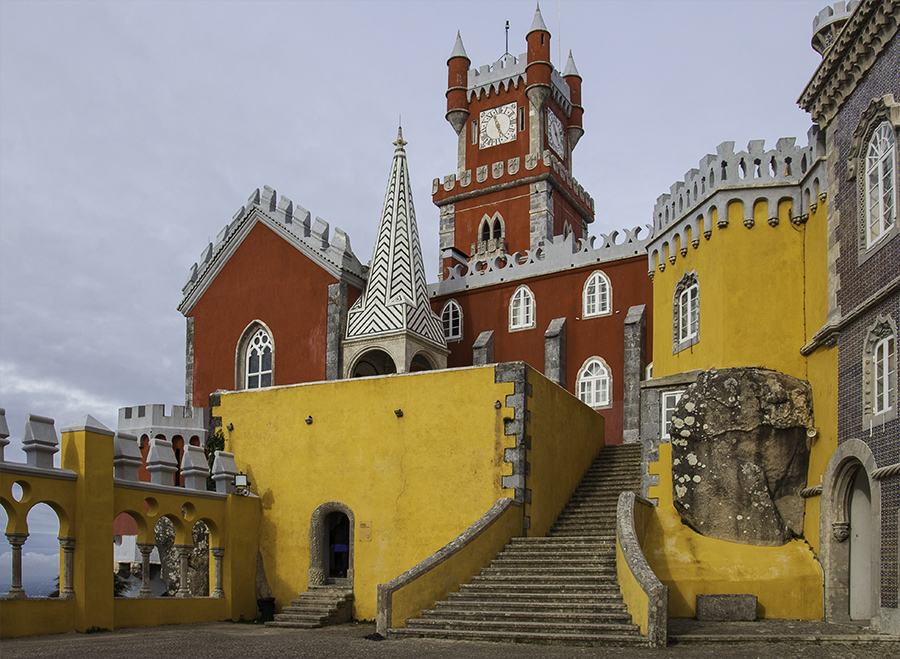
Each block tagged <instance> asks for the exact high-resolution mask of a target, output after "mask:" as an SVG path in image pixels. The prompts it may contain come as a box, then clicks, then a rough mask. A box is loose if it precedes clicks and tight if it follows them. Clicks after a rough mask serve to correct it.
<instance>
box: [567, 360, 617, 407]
mask: <svg viewBox="0 0 900 659" xmlns="http://www.w3.org/2000/svg"><path fill="white" fill-rule="evenodd" d="M575 387H576V389H577V391H578V398H580V399H581V402H583V403H584V404H586V405H590V406H591V407H593V408H594V409H599V408H603V407H610V399H611V396H610V390H611V389H612V376H611V375H610V370H609V366H608V365H607V364H606V362H605V361H604V360H603V359H601V358H600V357H591V358H589V359H588V360H587V361H586V362H585V363H584V365H583V366H582V367H581V370H580V371H578V380H577V382H576V383H575Z"/></svg>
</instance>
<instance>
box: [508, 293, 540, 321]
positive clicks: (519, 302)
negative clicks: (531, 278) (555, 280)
mask: <svg viewBox="0 0 900 659" xmlns="http://www.w3.org/2000/svg"><path fill="white" fill-rule="evenodd" d="M536 316H537V305H536V304H535V301H534V293H532V292H531V289H530V288H528V286H519V287H518V288H517V289H516V291H515V293H513V294H512V297H510V298H509V331H510V332H518V331H520V330H527V329H533V328H534V326H535V322H536V320H535V319H536Z"/></svg>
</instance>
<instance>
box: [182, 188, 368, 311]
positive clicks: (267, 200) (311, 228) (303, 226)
mask: <svg viewBox="0 0 900 659" xmlns="http://www.w3.org/2000/svg"><path fill="white" fill-rule="evenodd" d="M257 213H262V214H263V215H264V216H265V217H266V218H267V219H268V220H269V221H270V225H271V226H273V228H275V229H276V230H277V231H278V232H280V233H282V235H284V237H285V238H287V239H289V240H291V241H292V242H294V244H295V245H297V246H298V247H300V246H302V247H301V249H303V250H304V251H305V252H306V253H307V254H309V255H310V256H312V257H314V258H317V259H318V260H320V262H322V263H323V265H330V266H331V269H332V270H334V271H335V272H349V273H351V274H353V275H356V276H357V277H359V278H360V279H361V280H364V279H365V277H366V268H365V266H363V265H362V264H361V263H360V262H359V259H357V258H356V255H355V254H354V253H353V250H352V248H351V247H350V236H348V235H347V234H346V233H345V232H344V231H342V230H341V229H339V228H337V227H335V229H334V235H333V236H332V237H330V238H329V232H330V227H329V224H328V222H326V221H325V220H323V219H322V218H320V217H316V218H315V220H312V215H311V214H310V212H309V211H308V210H306V209H305V208H303V206H300V205H299V204H297V205H294V202H293V201H291V200H290V199H289V198H288V197H286V196H284V195H282V196H281V198H280V199H279V197H278V193H277V192H276V191H275V190H274V189H272V188H270V187H269V186H267V185H266V186H263V189H262V192H260V189H259V188H257V189H256V190H254V191H253V193H252V194H251V195H250V197H249V198H248V199H247V204H246V205H244V206H241V207H240V208H239V209H238V210H237V211H236V212H235V213H234V215H233V216H232V218H231V222H229V223H228V224H226V225H225V226H224V227H222V230H221V231H219V233H218V234H217V235H216V239H215V241H214V242H211V243H208V244H207V245H206V247H205V248H204V249H203V251H202V252H201V253H200V259H199V260H198V261H197V262H196V263H194V265H192V266H191V269H190V272H189V274H188V278H187V280H186V281H185V283H184V286H182V288H181V290H182V293H183V294H184V300H182V303H181V305H179V309H182V310H183V309H184V307H185V302H186V301H187V299H188V298H189V297H191V296H192V294H193V293H194V292H195V290H196V289H197V287H198V286H199V284H200V282H202V281H203V278H204V276H205V275H206V274H207V272H209V271H210V270H211V269H213V267H214V264H215V263H216V262H217V260H219V257H220V255H222V254H227V255H230V254H231V252H232V251H233V249H234V248H235V247H236V244H237V243H236V241H235V238H236V236H239V235H240V236H241V237H243V234H244V231H243V230H244V229H245V228H246V227H247V226H248V225H249V223H250V222H251V221H252V220H253V219H254V218H258V216H257V215H256V214H257Z"/></svg>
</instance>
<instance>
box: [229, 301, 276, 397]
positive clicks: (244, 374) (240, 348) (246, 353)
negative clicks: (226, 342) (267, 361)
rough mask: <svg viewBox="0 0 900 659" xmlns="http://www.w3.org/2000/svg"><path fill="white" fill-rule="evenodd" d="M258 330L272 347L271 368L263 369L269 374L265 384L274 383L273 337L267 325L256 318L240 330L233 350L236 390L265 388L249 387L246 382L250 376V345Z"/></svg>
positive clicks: (272, 384) (271, 384)
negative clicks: (267, 381) (268, 380)
mask: <svg viewBox="0 0 900 659" xmlns="http://www.w3.org/2000/svg"><path fill="white" fill-rule="evenodd" d="M259 332H263V333H265V334H266V335H267V336H268V342H269V345H270V346H271V349H272V364H271V368H270V369H269V370H268V371H265V373H268V374H269V375H270V376H271V377H270V384H268V385H267V386H269V387H271V386H274V385H275V337H274V335H273V333H272V330H271V329H270V328H269V326H268V325H266V324H265V323H264V322H262V321H261V320H258V319H257V320H254V321H252V322H251V323H250V324H249V325H247V327H246V328H245V329H244V331H243V332H241V338H240V339H239V340H238V344H237V348H236V350H235V369H234V380H235V382H234V388H235V390H236V391H244V390H248V389H263V388H265V387H262V386H259V387H250V386H249V383H248V380H249V377H250V374H249V373H248V362H249V359H250V346H251V343H252V341H253V339H254V337H256V335H257V334H258V333H259Z"/></svg>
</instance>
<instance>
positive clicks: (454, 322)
mask: <svg viewBox="0 0 900 659" xmlns="http://www.w3.org/2000/svg"><path fill="white" fill-rule="evenodd" d="M462 317H463V313H462V307H460V306H459V304H458V303H457V301H456V300H448V301H447V304H445V305H444V308H443V309H442V310H441V323H442V324H443V326H444V338H445V339H447V340H448V341H450V340H458V339H461V338H462Z"/></svg>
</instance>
